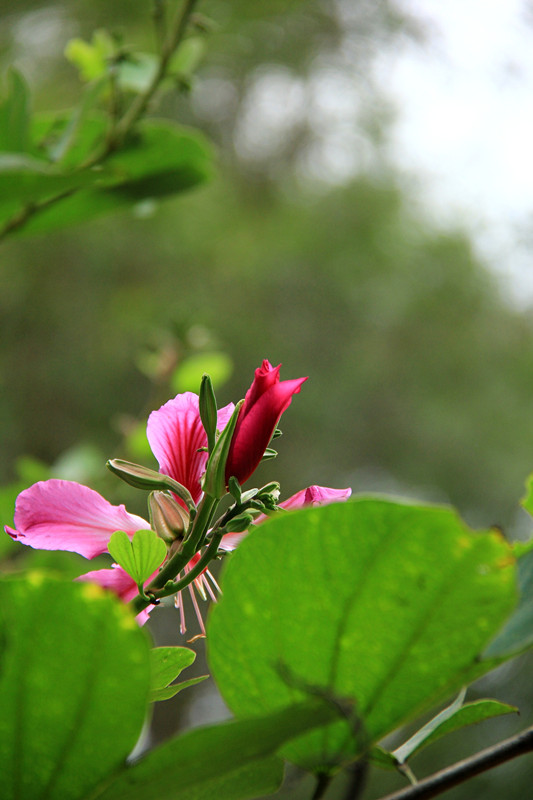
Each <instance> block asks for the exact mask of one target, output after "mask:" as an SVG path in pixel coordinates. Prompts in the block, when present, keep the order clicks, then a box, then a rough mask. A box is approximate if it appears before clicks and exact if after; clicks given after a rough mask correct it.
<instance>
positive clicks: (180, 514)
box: [148, 492, 190, 544]
mask: <svg viewBox="0 0 533 800" xmlns="http://www.w3.org/2000/svg"><path fill="white" fill-rule="evenodd" d="M148 507H149V509H150V521H151V523H152V527H153V528H154V529H155V531H156V533H157V535H158V536H159V537H160V538H161V539H163V541H164V542H166V543H167V544H172V543H173V542H175V541H176V540H177V539H183V538H184V536H185V534H186V532H187V530H188V528H189V522H190V517H189V515H188V513H187V512H186V511H185V509H184V508H182V507H181V506H180V504H179V503H178V502H177V501H176V500H174V498H173V497H171V496H170V495H169V494H167V493H166V492H152V493H151V494H150V497H149V498H148Z"/></svg>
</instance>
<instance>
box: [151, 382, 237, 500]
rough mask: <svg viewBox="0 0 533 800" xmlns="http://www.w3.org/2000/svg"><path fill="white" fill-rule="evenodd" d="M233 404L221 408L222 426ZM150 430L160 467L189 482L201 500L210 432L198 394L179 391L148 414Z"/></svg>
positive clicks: (219, 417)
mask: <svg viewBox="0 0 533 800" xmlns="http://www.w3.org/2000/svg"><path fill="white" fill-rule="evenodd" d="M232 412H233V404H232V403H230V404H229V405H228V406H225V407H224V408H222V409H220V411H219V412H218V427H219V430H222V428H224V427H225V425H226V423H227V422H228V420H229V418H230V417H231V414H232ZM146 434H147V436H148V441H149V443H150V447H151V448H152V452H153V454H154V455H155V457H156V458H157V460H158V462H159V470H160V472H162V473H163V474H164V475H170V477H171V478H174V480H175V481H178V483H181V484H182V485H183V486H185V487H186V488H187V489H188V490H189V492H190V493H191V495H192V498H193V500H194V502H195V503H197V502H198V501H199V499H200V497H201V495H202V488H201V485H200V479H201V477H202V475H203V474H204V472H205V465H206V463H207V453H206V452H205V451H202V450H201V449H200V448H203V447H207V435H206V433H205V430H204V426H203V425H202V420H201V418H200V411H199V409H198V395H197V394H194V393H193V392H184V393H183V394H178V395H177V396H176V397H174V398H173V399H172V400H169V401H168V402H167V403H165V404H164V405H163V406H161V408H160V409H158V410H157V411H152V413H151V414H150V416H149V417H148V424H147V427H146Z"/></svg>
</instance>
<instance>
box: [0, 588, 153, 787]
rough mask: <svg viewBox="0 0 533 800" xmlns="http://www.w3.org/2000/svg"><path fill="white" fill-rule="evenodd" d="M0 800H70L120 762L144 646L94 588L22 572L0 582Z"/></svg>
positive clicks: (140, 684) (131, 731)
mask: <svg viewBox="0 0 533 800" xmlns="http://www.w3.org/2000/svg"><path fill="white" fill-rule="evenodd" d="M0 625H1V638H2V641H3V642H4V644H5V647H4V650H3V652H2V656H1V662H0V664H1V670H0V772H1V775H2V791H1V795H2V798H3V800H39V799H40V798H43V800H44V798H46V800H71V799H72V800H75V798H81V797H84V796H85V795H86V793H87V792H88V791H89V790H90V789H91V787H93V786H94V785H95V784H96V783H98V782H99V781H100V780H102V779H103V778H104V777H105V776H106V775H107V774H108V773H110V772H112V771H113V770H115V769H116V768H117V767H118V766H119V765H120V764H122V763H123V762H124V759H125V758H126V756H127V755H128V754H129V753H130V752H131V750H132V749H133V746H134V745H135V742H136V740H137V737H138V735H139V732H140V730H141V727H142V724H143V720H144V716H145V712H146V700H147V694H148V687H149V656H148V654H149V646H148V641H147V639H146V636H145V634H144V632H143V631H142V629H140V628H139V627H138V626H137V623H136V622H135V620H134V618H133V616H132V615H131V613H130V612H129V610H128V609H127V608H126V607H125V606H124V605H122V604H121V603H119V602H117V601H116V600H115V599H113V598H112V596H111V595H110V594H109V593H106V592H104V591H103V590H101V589H100V588H99V587H98V586H95V585H90V584H85V583H71V582H67V583H64V582H60V581H58V580H55V579H52V578H49V577H46V576H45V575H44V574H43V573H31V574H30V576H29V578H28V581H24V580H22V579H20V578H17V579H12V580H4V581H3V582H0Z"/></svg>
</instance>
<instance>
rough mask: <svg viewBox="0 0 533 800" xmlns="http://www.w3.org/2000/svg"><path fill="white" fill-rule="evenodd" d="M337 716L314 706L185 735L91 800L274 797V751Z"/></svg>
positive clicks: (278, 767)
mask: <svg viewBox="0 0 533 800" xmlns="http://www.w3.org/2000/svg"><path fill="white" fill-rule="evenodd" d="M337 713H338V712H337V711H336V709H335V708H334V707H333V706H332V705H328V704H326V703H317V702H316V701H315V702H308V703H306V704H303V705H299V706H293V707H290V708H286V709H282V710H281V711H276V712H272V713H269V714H265V715H264V716H262V717H257V718H255V719H247V720H239V721H232V722H227V723H223V724H220V725H212V726H210V727H207V728H200V729H197V730H193V731H190V732H189V733H186V734H184V735H183V736H180V737H178V738H177V739H173V740H172V741H170V742H166V743H165V744H163V745H162V746H161V747H159V748H157V749H156V750H152V751H151V752H150V753H148V755H147V756H146V757H145V758H143V759H142V760H141V761H139V762H138V763H137V764H135V765H134V766H132V767H129V768H126V769H125V770H124V771H123V772H122V773H121V774H119V775H117V777H116V779H115V780H113V781H111V782H106V783H105V785H104V786H103V790H102V792H101V793H99V792H96V793H95V794H94V795H93V796H92V797H91V800H93V797H94V800H96V798H98V800H152V798H153V800H158V799H159V798H163V797H172V800H213V798H214V797H216V798H217V800H239V799H240V798H251V797H257V796H258V795H261V794H266V793H270V792H274V791H275V790H276V789H277V788H278V787H279V785H280V783H281V779H282V774H283V770H282V762H281V760H280V759H279V758H273V755H274V754H275V753H276V751H277V750H278V749H279V748H280V747H281V746H282V745H283V744H284V743H285V742H286V741H288V740H289V739H291V738H293V737H294V736H298V735H299V734H301V733H302V731H305V730H311V729H313V728H316V727H318V726H321V725H324V724H325V723H326V722H328V721H329V720H331V719H333V718H335V716H336V715H337Z"/></svg>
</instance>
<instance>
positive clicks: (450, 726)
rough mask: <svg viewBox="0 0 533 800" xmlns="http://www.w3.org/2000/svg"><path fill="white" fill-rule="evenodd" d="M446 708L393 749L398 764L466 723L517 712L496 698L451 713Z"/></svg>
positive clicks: (479, 701)
mask: <svg viewBox="0 0 533 800" xmlns="http://www.w3.org/2000/svg"><path fill="white" fill-rule="evenodd" d="M448 710H449V709H444V711H443V712H441V714H437V716H436V717H434V718H433V719H432V720H430V721H429V722H428V723H427V725H424V727H423V728H421V729H420V730H419V731H417V732H416V733H415V734H414V736H411V738H410V739H409V740H408V741H407V742H405V744H403V745H401V747H398V748H396V750H394V751H393V753H392V755H393V756H394V757H395V758H396V759H397V761H399V762H400V764H402V763H404V762H405V761H407V759H409V758H411V757H412V756H414V755H415V754H416V753H418V752H420V750H422V749H423V748H424V747H427V745H428V744H432V743H433V742H436V741H437V740H438V739H440V738H441V737H442V736H445V735H446V734H447V733H453V731H457V730H460V729H461V728H465V727H467V726H468V725H475V724H477V723H478V722H482V721H483V720H485V719H491V718H492V717H499V716H501V715H502V714H512V713H517V712H518V709H517V708H516V706H510V705H507V703H499V702H498V701H497V700H477V701H475V702H474V703H466V705H464V706H460V707H458V708H455V709H454V710H452V711H451V713H448V714H446V713H445V712H447V711H448Z"/></svg>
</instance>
